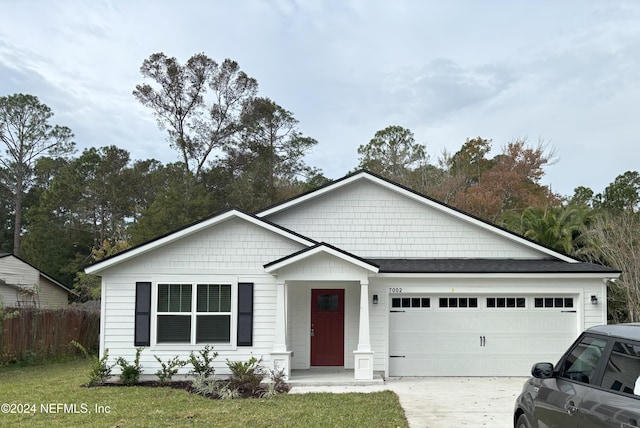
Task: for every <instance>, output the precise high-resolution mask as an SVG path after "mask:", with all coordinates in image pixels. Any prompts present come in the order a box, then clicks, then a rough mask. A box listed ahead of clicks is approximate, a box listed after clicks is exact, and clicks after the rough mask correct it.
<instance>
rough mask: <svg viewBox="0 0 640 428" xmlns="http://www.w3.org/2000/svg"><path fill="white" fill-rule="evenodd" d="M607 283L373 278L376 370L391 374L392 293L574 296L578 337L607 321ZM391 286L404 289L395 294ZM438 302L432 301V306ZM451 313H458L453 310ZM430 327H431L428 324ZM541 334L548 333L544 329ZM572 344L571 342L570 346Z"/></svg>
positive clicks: (469, 278)
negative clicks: (595, 300)
mask: <svg viewBox="0 0 640 428" xmlns="http://www.w3.org/2000/svg"><path fill="white" fill-rule="evenodd" d="M603 287H604V284H603V282H602V279H600V278H558V277H555V278H553V277H547V278H517V277H515V276H514V277H509V278H507V277H498V276H496V277H493V278H486V277H485V278H472V277H467V278H452V277H449V278H447V277H440V278H438V277H426V276H423V277H419V276H418V275H414V276H413V277H411V278H407V277H405V278H393V277H387V276H385V277H378V278H371V280H370V293H371V294H378V297H379V303H378V305H370V317H371V331H372V334H371V347H372V349H373V351H374V352H375V354H374V368H373V369H374V370H375V371H384V372H385V373H387V374H388V355H389V349H388V338H389V329H388V326H389V310H390V309H391V302H390V296H389V295H390V294H394V295H395V296H396V297H397V296H398V294H406V295H407V296H410V295H411V294H437V295H440V296H442V297H455V296H465V297H467V296H480V297H483V296H488V297H489V296H490V297H500V296H506V295H509V296H516V295H517V296H539V297H543V296H556V295H557V296H573V297H574V298H575V307H574V308H575V309H576V311H577V314H576V315H577V317H576V318H577V324H576V330H575V337H577V336H578V335H579V334H580V333H581V332H582V331H583V330H585V329H587V328H589V327H592V326H594V325H600V324H606V323H607V308H606V303H604V302H603V301H602V300H603V299H602V296H603V295H604V294H603V293H604V288H603ZM390 288H394V289H402V291H401V292H400V293H391V292H390ZM394 291H398V290H394ZM592 294H595V295H597V296H598V304H597V305H593V304H591V295H592ZM434 304H437V303H436V302H432V305H434ZM451 316H455V313H452V314H451ZM425 328H428V326H425ZM540 334H541V335H543V334H544V333H543V332H541V333H540ZM568 345H569V344H567V346H568Z"/></svg>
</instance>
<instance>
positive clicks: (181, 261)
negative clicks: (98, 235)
mask: <svg viewBox="0 0 640 428" xmlns="http://www.w3.org/2000/svg"><path fill="white" fill-rule="evenodd" d="M302 248H303V246H302V245H301V244H299V243H297V242H294V241H291V240H288V239H286V238H284V237H282V236H280V235H277V234H275V233H273V232H270V231H267V230H265V229H263V228H260V227H258V226H256V225H253V224H249V223H248V222H244V221H242V220H238V219H232V220H229V221H227V222H225V223H224V224H221V225H217V226H216V227H213V228H211V229H209V230H204V231H202V232H201V233H199V234H198V235H197V236H190V237H187V238H185V239H182V240H179V241H176V242H173V243H171V244H168V245H166V246H164V247H161V248H158V249H156V250H155V251H151V252H149V253H146V254H143V255H140V256H138V257H136V258H134V259H132V260H129V261H126V262H123V263H122V264H120V265H116V266H114V267H112V268H111V269H108V270H107V271H105V272H104V273H103V277H102V286H103V290H102V310H103V312H102V320H101V323H102V332H103V333H102V335H101V343H100V352H101V355H103V352H104V350H105V349H108V350H109V362H110V363H113V362H115V360H116V359H117V358H118V357H123V358H125V359H126V360H127V361H129V362H130V363H131V362H132V361H133V359H134V357H135V347H134V344H133V343H134V321H135V319H134V317H135V283H136V282H145V281H150V282H151V283H152V304H151V309H152V312H151V346H150V347H146V348H145V349H144V350H143V351H142V354H141V364H142V365H143V374H144V375H145V376H144V378H151V379H153V378H155V372H156V371H157V370H158V369H159V368H160V365H159V363H158V362H157V361H156V359H155V358H154V355H157V356H158V357H160V358H161V359H162V360H163V361H167V360H169V359H171V358H173V357H174V356H176V355H177V356H179V357H180V358H182V359H186V358H188V355H189V352H191V351H194V352H197V351H199V350H201V349H203V348H204V346H205V344H195V345H190V344H176V345H170V344H154V343H155V324H156V312H155V309H156V307H157V306H156V305H157V300H156V299H157V296H156V292H157V284H158V282H174V283H178V282H199V281H207V282H210V283H231V284H232V303H231V305H232V317H231V319H232V330H231V340H232V345H231V346H229V345H215V344H214V345H213V347H214V350H215V351H217V352H218V353H219V356H218V358H217V359H216V360H215V367H216V373H217V374H220V375H225V374H228V368H227V366H226V359H227V358H228V359H229V360H242V361H246V360H248V359H249V358H251V356H255V357H256V358H260V357H263V361H264V362H265V366H268V363H269V353H270V352H271V350H272V348H273V343H274V331H275V304H276V299H275V296H276V282H275V278H274V277H273V276H272V275H269V274H266V273H265V272H264V268H263V264H264V263H265V262H267V261H270V260H273V259H277V258H280V257H283V256H285V255H288V254H290V253H292V252H295V251H298V250H300V249H302ZM238 282H252V283H254V302H253V303H254V308H253V309H254V311H253V326H254V327H253V346H250V347H249V346H247V347H244V346H243V347H236V346H234V345H233V344H234V343H235V331H236V330H235V325H236V322H237V314H236V309H235V308H236V307H237V300H236V299H237V288H236V286H237V283H238ZM190 369H191V367H190V366H185V367H184V368H182V369H181V370H180V372H179V374H186V373H187V372H188V371H189V370H190ZM118 373H119V367H117V366H116V367H115V368H114V374H118Z"/></svg>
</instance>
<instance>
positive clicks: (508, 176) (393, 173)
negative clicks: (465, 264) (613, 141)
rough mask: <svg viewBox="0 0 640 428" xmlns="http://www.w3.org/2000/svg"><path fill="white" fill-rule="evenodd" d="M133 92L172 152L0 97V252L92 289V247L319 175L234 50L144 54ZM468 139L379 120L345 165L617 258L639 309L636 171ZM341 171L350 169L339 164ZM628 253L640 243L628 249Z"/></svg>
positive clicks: (631, 311)
mask: <svg viewBox="0 0 640 428" xmlns="http://www.w3.org/2000/svg"><path fill="white" fill-rule="evenodd" d="M140 73H141V76H142V83H140V84H138V85H136V87H135V88H134V90H133V96H134V97H135V98H136V99H137V100H138V101H139V102H140V103H141V104H142V105H144V106H145V107H147V108H148V109H149V111H150V112H151V113H152V114H153V115H154V116H155V117H156V119H157V122H158V125H159V126H160V127H161V128H162V129H164V130H165V131H166V135H167V141H168V144H169V145H170V147H171V148H172V149H174V150H175V151H176V153H177V160H176V162H174V163H169V164H163V163H161V162H159V161H158V160H155V159H143V160H134V159H131V157H130V153H129V152H128V151H127V150H125V149H122V148H118V147H116V146H105V147H97V148H96V147H91V148H87V149H84V150H83V151H82V152H81V153H78V152H77V150H76V148H75V143H74V136H73V133H72V131H71V130H70V129H69V128H67V127H65V126H60V125H56V124H53V123H52V121H53V112H52V111H51V109H50V108H49V107H48V106H46V105H45V104H43V103H41V102H40V101H39V100H38V98H37V97H36V96H34V95H27V94H14V95H8V96H4V97H0V142H1V143H2V145H3V146H4V150H3V152H2V153H0V204H2V209H1V210H0V224H1V225H2V228H1V229H0V252H13V253H14V254H15V255H17V256H20V257H22V258H24V259H25V260H27V261H28V262H29V263H31V264H33V265H34V266H36V267H38V268H39V269H40V270H42V271H43V272H46V273H47V274H49V275H51V276H53V277H55V278H57V279H59V280H60V281H61V282H63V283H65V284H68V285H69V286H72V287H74V288H75V289H76V290H77V291H78V292H79V293H80V296H81V297H80V299H81V300H89V299H94V298H99V280H98V279H97V278H95V277H90V276H87V275H84V274H83V273H82V269H83V268H84V267H85V266H86V265H88V264H89V263H91V262H93V261H94V260H98V259H100V258H103V257H106V256H109V255H112V254H115V253H117V252H119V251H122V250H123V249H126V248H129V247H131V246H133V245H137V244H140V243H142V242H145V241H147V240H149V239H153V238H155V237H157V236H160V235H162V234H165V233H167V232H170V231H172V230H175V229H178V228H181V227H183V226H185V225H187V224H190V223H192V222H195V221H197V220H199V219H201V218H204V217H208V216H210V215H212V214H213V213H216V212H219V211H221V210H224V209H227V208H230V207H238V208H241V209H244V210H246V211H249V212H255V211H258V210H260V209H261V208H265V207H267V206H269V205H272V204H274V203H277V202H279V201H282V200H284V199H286V198H289V197H291V196H295V195H297V194H299V193H302V192H305V191H308V190H312V189H315V188H317V187H319V186H322V185H324V184H326V183H328V182H329V181H330V180H328V179H327V178H326V177H325V176H324V175H323V173H322V171H321V170H320V169H319V168H315V167H313V166H309V165H307V164H306V163H305V160H304V158H305V155H306V154H307V153H308V152H309V151H310V150H311V149H312V148H313V147H315V146H316V145H318V142H317V141H316V140H315V139H313V138H311V137H308V136H305V135H303V134H302V133H301V132H300V130H299V127H298V124H299V123H298V120H297V119H296V118H295V116H294V115H293V113H292V112H290V111H288V110H286V109H285V108H283V107H281V106H280V105H278V104H277V103H276V102H275V101H273V100H271V99H269V98H267V97H263V96H260V94H259V91H258V89H259V88H258V82H257V81H256V80H255V79H253V78H251V77H250V76H248V75H247V74H246V73H245V72H243V71H242V70H241V69H240V67H239V65H238V64H237V63H236V62H235V61H232V60H230V59H225V60H224V61H223V62H222V63H217V62H216V61H214V60H213V59H211V58H209V57H207V56H206V55H204V54H196V55H194V56H192V57H191V58H189V59H188V61H187V62H186V63H184V64H181V63H180V62H179V61H178V60H177V59H176V58H173V57H168V56H166V55H165V54H163V53H156V54H153V55H151V56H149V58H147V59H146V60H145V61H144V62H143V64H142V66H141V67H140ZM492 144H493V142H492V141H491V140H489V139H484V138H482V137H476V138H471V139H467V140H466V141H465V142H464V143H462V145H461V147H460V149H459V150H458V151H456V152H455V153H448V152H443V153H441V154H439V156H438V157H437V159H435V161H432V159H431V158H430V156H429V155H428V153H427V150H426V147H425V146H424V145H423V144H420V143H417V142H416V141H415V137H414V135H413V133H412V131H411V130H409V129H406V128H403V127H401V126H396V125H393V126H388V127H386V128H384V129H381V130H380V131H378V132H376V133H375V135H374V136H373V137H372V139H371V140H370V141H369V142H367V143H365V144H361V145H360V146H359V147H358V149H357V151H358V164H357V165H354V169H361V168H364V169H368V170H370V171H372V172H374V173H377V174H380V175H382V176H384V177H387V178H389V179H391V180H394V181H396V182H398V183H400V184H402V185H405V186H408V187H410V188H412V189H414V190H416V191H419V192H421V193H424V194H425V195H427V196H429V197H432V198H434V199H436V200H439V201H441V202H444V203H446V204H448V205H450V206H453V207H455V208H457V209H460V210H463V211H466V212H468V213H470V214H472V215H475V216H477V217H479V218H481V219H484V220H486V221H489V222H492V223H496V224H498V225H500V226H503V227H505V228H508V229H510V230H512V231H514V232H516V233H519V234H521V235H523V236H525V237H527V238H530V239H532V240H535V241H537V242H540V243H541V244H543V245H546V246H548V247H550V248H553V249H555V250H557V251H561V252H564V253H566V254H569V255H571V256H574V257H577V258H579V259H582V260H589V261H594V262H598V263H604V264H607V265H609V266H612V267H615V268H619V269H622V270H623V271H624V273H623V276H622V278H621V280H619V281H618V282H616V283H614V284H610V299H611V300H610V302H609V303H610V315H611V317H612V318H613V319H614V320H615V321H621V320H627V319H629V320H638V319H640V295H639V294H640V271H639V270H638V269H639V268H638V266H640V264H639V263H638V261H640V260H638V258H637V257H638V256H640V252H638V251H637V250H636V247H637V242H640V236H638V235H639V234H640V227H638V226H640V225H639V224H638V214H637V212H638V207H639V206H640V174H639V173H638V172H635V171H628V172H625V173H624V174H621V175H620V176H618V177H617V178H616V179H615V181H614V182H613V183H611V184H610V185H609V186H607V187H606V188H605V189H604V190H603V191H602V192H600V193H595V192H594V191H593V190H592V189H589V188H586V187H578V188H577V189H575V191H574V194H573V195H568V196H567V195H564V196H563V195H558V194H555V193H553V192H552V191H551V189H550V188H549V187H548V186H546V185H543V184H542V183H541V179H542V178H543V177H544V172H545V171H544V168H545V167H546V166H548V165H550V164H551V163H553V162H554V161H555V153H554V150H553V149H552V148H549V147H547V146H545V145H544V144H543V143H542V142H538V143H536V144H531V143H530V142H528V141H527V140H526V139H514V140H512V141H509V142H507V143H505V144H504V145H503V146H502V147H501V148H500V151H499V153H498V154H497V155H494V156H491V155H490V154H491V153H492V149H493V147H492ZM345 172H347V171H345ZM636 253H638V255H636Z"/></svg>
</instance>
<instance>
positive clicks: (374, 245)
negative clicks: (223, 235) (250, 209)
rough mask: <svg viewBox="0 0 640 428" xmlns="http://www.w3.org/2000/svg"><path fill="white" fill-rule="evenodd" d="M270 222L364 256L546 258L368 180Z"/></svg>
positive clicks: (309, 202)
mask: <svg viewBox="0 0 640 428" xmlns="http://www.w3.org/2000/svg"><path fill="white" fill-rule="evenodd" d="M266 219H267V220H270V221H272V222H274V223H277V224H280V225H282V226H284V227H286V228H288V229H291V230H295V231H296V232H298V233H301V234H302V235H304V236H307V237H309V238H312V239H315V240H317V241H323V242H327V243H330V244H332V245H335V246H337V247H339V248H341V249H343V250H345V251H348V252H351V253H353V254H357V255H358V256H360V257H365V258H367V257H378V258H385V257H387V258H441V257H443V258H444V257H455V258H464V257H469V258H492V257H495V258H512V259H513V258H530V259H531V258H541V257H542V255H541V253H540V252H538V251H535V250H534V249H532V248H530V247H527V246H525V245H522V244H518V243H516V242H514V241H510V240H508V239H506V238H503V237H501V236H499V235H497V234H495V233H491V232H489V231H487V230H483V229H481V228H479V227H478V226H477V225H474V224H471V223H468V222H466V221H464V220H461V219H457V218H454V217H452V216H451V215H449V214H447V213H444V212H442V211H440V210H439V209H436V208H432V207H428V206H426V205H424V204H422V203H419V202H417V201H415V200H412V199H410V198H408V197H406V196H404V195H401V194H399V193H397V192H393V191H390V190H389V189H386V188H383V187H381V186H379V185H377V184H375V183H372V182H370V181H366V180H361V181H358V182H355V183H350V184H349V185H346V186H344V187H341V188H339V189H336V190H335V191H333V192H330V193H328V194H324V195H322V196H319V197H317V198H314V199H311V200H309V201H306V202H304V203H301V204H299V205H297V206H295V207H292V208H290V209H287V210H283V211H281V212H277V213H274V214H272V215H270V216H268V217H266Z"/></svg>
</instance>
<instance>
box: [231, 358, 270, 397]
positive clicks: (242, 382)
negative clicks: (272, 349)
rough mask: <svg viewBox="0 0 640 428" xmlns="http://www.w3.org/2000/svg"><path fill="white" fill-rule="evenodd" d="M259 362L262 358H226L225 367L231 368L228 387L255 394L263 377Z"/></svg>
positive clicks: (263, 373)
mask: <svg viewBox="0 0 640 428" xmlns="http://www.w3.org/2000/svg"><path fill="white" fill-rule="evenodd" d="M261 362H262V358H260V359H257V358H256V357H251V358H250V359H249V360H248V361H246V362H242V361H229V360H227V367H229V370H231V377H230V379H229V387H230V388H231V389H236V390H238V391H240V392H241V393H244V394H247V395H255V394H256V392H257V391H258V390H259V389H260V383H261V382H262V379H264V377H265V372H264V370H263V368H262V367H261V366H260V363H261Z"/></svg>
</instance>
